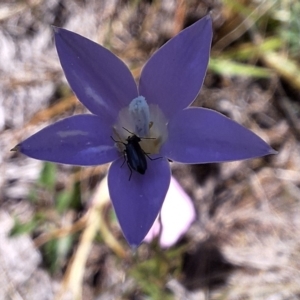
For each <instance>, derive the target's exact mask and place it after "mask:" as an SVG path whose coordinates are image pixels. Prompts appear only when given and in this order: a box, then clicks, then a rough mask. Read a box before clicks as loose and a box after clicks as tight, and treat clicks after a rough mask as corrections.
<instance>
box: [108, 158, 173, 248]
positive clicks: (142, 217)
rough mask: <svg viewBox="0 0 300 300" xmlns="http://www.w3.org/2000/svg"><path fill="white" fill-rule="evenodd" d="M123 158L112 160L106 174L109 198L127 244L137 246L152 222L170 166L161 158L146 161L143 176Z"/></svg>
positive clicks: (168, 179) (164, 188) (165, 184)
mask: <svg viewBox="0 0 300 300" xmlns="http://www.w3.org/2000/svg"><path fill="white" fill-rule="evenodd" d="M122 163H123V159H122V158H120V159H118V160H116V161H114V162H113V163H112V165H111V167H110V169H109V173H108V187H109V193H110V197H111V200H112V203H113V206H114V209H115V212H116V215H117V218H118V220H119V223H120V226H121V228H122V231H123V233H124V236H125V238H126V240H127V241H128V243H129V244H130V245H131V246H132V247H137V246H138V245H139V244H140V243H141V242H142V241H143V239H144V238H145V236H146V234H147V233H148V231H149V230H150V228H151V226H152V224H153V223H154V221H155V219H156V217H157V215H158V213H159V211H160V209H161V206H162V204H163V201H164V199H165V196H166V193H167V190H168V188H169V184H170V177H171V172H170V166H169V162H168V161H167V160H166V159H165V158H161V159H157V160H152V161H149V160H148V168H147V170H146V173H145V174H144V175H141V174H139V173H137V172H135V171H132V176H131V179H130V180H129V176H130V170H129V168H128V166H127V165H126V163H125V164H124V165H123V166H122V167H121V165H122Z"/></svg>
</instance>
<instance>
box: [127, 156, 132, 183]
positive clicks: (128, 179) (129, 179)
mask: <svg viewBox="0 0 300 300" xmlns="http://www.w3.org/2000/svg"><path fill="white" fill-rule="evenodd" d="M127 166H128V168H129V170H130V175H129V178H128V181H130V179H131V176H132V169H131V167H130V164H129V162H128V160H127Z"/></svg>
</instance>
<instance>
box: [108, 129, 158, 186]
mask: <svg viewBox="0 0 300 300" xmlns="http://www.w3.org/2000/svg"><path fill="white" fill-rule="evenodd" d="M124 129H125V130H126V131H128V132H129V133H131V134H132V135H131V136H129V137H128V138H127V140H126V141H127V143H123V142H121V141H116V140H115V139H114V138H113V137H111V138H112V140H113V141H114V142H116V143H121V144H123V145H124V146H125V150H124V154H125V156H124V162H123V164H122V166H123V165H124V163H125V161H126V162H127V165H128V168H129V170H130V176H129V180H130V179H131V176H132V170H134V171H136V172H138V173H140V174H142V175H143V174H145V172H146V170H147V160H146V156H147V157H148V158H149V159H150V160H155V159H157V158H151V157H149V156H148V155H147V153H146V152H145V151H144V150H143V149H142V148H141V146H140V144H139V143H140V141H141V138H140V137H138V136H137V135H136V134H134V133H132V132H130V131H129V130H127V129H126V128H124ZM145 139H146V138H145ZM147 139H152V138H147ZM122 166H121V167H122Z"/></svg>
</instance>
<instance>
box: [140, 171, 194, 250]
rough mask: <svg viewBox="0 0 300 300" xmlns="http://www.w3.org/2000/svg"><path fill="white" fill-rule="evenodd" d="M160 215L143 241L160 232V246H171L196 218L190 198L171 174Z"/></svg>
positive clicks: (149, 239)
mask: <svg viewBox="0 0 300 300" xmlns="http://www.w3.org/2000/svg"><path fill="white" fill-rule="evenodd" d="M160 215H161V220H160V221H159V219H158V218H157V219H156V221H155V223H154V224H153V226H152V228H151V229H150V231H149V232H148V234H147V235H146V237H145V239H144V241H145V242H148V243H149V242H151V241H152V240H153V239H154V238H155V237H156V236H157V235H158V234H159V233H160V232H161V236H160V239H159V243H160V246H161V247H162V248H168V247H171V246H173V245H174V244H175V243H176V242H177V241H178V240H179V238H180V237H181V236H182V235H183V234H184V233H185V232H186V231H187V230H188V229H189V227H190V226H191V224H192V222H193V221H194V220H195V218H196V212H195V208H194V205H193V202H192V199H191V198H190V197H189V196H188V195H187V193H186V192H185V191H184V190H183V188H182V187H181V186H180V184H179V183H178V182H177V180H176V179H175V178H174V177H173V176H171V182H170V186H169V189H168V192H167V195H166V198H165V201H164V204H163V206H162V209H161V213H160ZM160 222H161V224H162V229H161V225H160Z"/></svg>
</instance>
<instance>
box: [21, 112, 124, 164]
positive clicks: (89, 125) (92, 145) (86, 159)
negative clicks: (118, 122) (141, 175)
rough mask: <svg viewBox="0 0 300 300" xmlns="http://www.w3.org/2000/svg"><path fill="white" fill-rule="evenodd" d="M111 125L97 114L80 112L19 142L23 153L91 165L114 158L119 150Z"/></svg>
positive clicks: (54, 160) (66, 162)
mask: <svg viewBox="0 0 300 300" xmlns="http://www.w3.org/2000/svg"><path fill="white" fill-rule="evenodd" d="M111 133H112V129H111V128H110V127H109V126H107V125H106V124H105V123H104V122H103V121H102V120H101V119H100V118H99V117H98V116H95V115H77V116H72V117H70V118H66V119H63V120H61V121H58V122H56V123H54V124H52V125H50V126H48V127H46V128H44V129H42V130H41V131H39V132H37V133H36V134H34V135H32V136H31V137H29V138H28V139H26V140H25V141H23V142H21V143H20V144H19V145H17V147H16V148H17V149H18V150H20V152H22V153H23V154H25V155H27V156H29V157H32V158H36V159H40V160H47V161H52V162H57V163H63V164H71V165H82V166H92V165H100V164H104V163H107V162H111V161H113V160H114V159H117V158H118V157H119V153H118V151H117V150H116V148H115V146H114V142H113V141H112V139H111V138H110V135H111Z"/></svg>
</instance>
